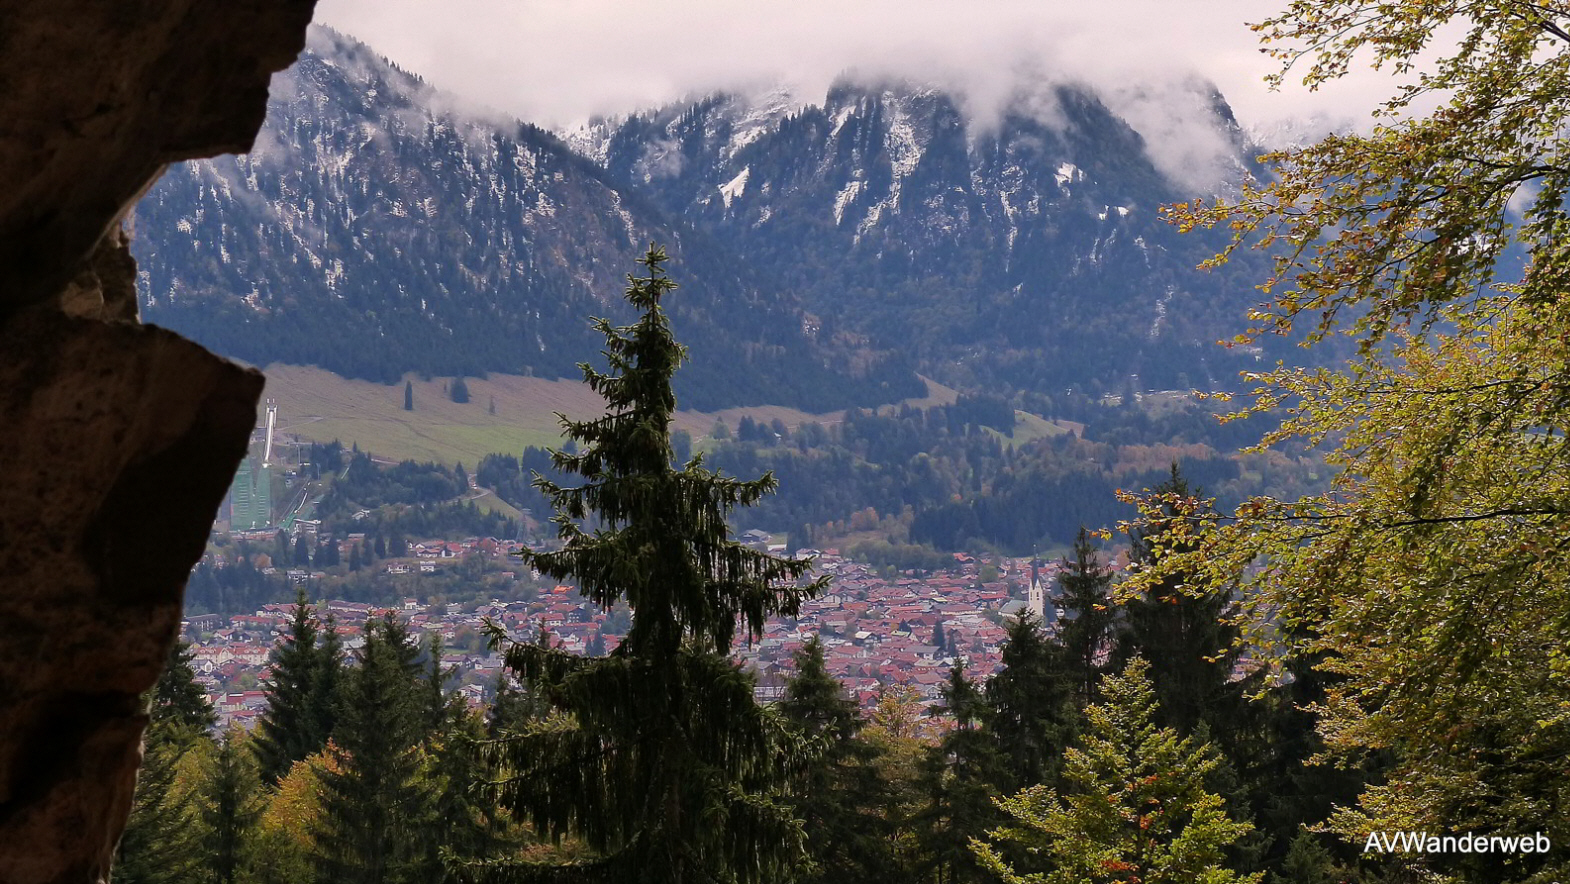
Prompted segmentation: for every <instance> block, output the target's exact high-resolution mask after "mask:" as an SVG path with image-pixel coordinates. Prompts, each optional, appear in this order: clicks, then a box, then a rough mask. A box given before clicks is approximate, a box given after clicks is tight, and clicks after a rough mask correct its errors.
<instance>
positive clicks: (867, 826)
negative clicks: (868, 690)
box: [777, 636, 897, 882]
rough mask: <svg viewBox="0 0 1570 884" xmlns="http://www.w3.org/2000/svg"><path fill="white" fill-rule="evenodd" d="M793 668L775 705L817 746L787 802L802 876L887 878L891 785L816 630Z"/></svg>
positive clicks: (833, 879) (809, 878)
mask: <svg viewBox="0 0 1570 884" xmlns="http://www.w3.org/2000/svg"><path fill="white" fill-rule="evenodd" d="M794 660H795V665H796V671H795V672H794V673H793V674H792V675H791V677H790V679H789V681H787V682H786V684H785V697H784V699H782V700H780V702H779V705H778V707H777V708H778V709H779V711H780V714H781V715H783V716H784V717H785V720H786V721H787V722H788V723H789V724H790V726H791V727H792V728H793V729H794V730H795V731H796V732H797V733H799V734H800V735H801V739H802V740H803V741H804V742H807V743H809V744H811V745H813V746H814V747H815V748H816V753H815V755H814V757H813V758H812V759H811V760H810V761H808V762H807V763H806V764H805V765H804V766H803V768H802V770H801V772H800V773H799V774H798V776H797V778H796V781H795V784H794V788H793V789H792V797H791V805H792V806H793V807H794V808H795V812H796V815H797V817H798V818H800V819H801V820H802V827H803V831H804V832H805V833H806V836H807V845H808V848H807V849H808V853H809V854H810V855H811V857H812V860H813V863H814V866H815V868H814V870H813V872H812V873H811V874H810V875H806V876H803V877H802V879H801V880H803V881H813V882H841V881H844V882H851V881H857V882H860V881H867V880H869V879H871V880H888V879H889V878H890V877H891V875H892V874H893V872H894V870H895V869H896V868H897V864H896V860H895V857H894V855H893V852H892V849H891V846H890V845H891V840H890V839H891V835H892V827H891V825H890V823H889V819H888V816H887V811H888V808H889V806H890V803H891V795H890V790H889V788H888V785H887V784H886V783H885V782H884V781H883V779H882V775H881V772H880V771H879V769H878V767H877V764H876V761H877V756H878V754H879V753H878V751H877V749H876V748H875V747H874V746H873V745H872V744H871V743H868V742H867V741H866V740H864V739H862V738H861V736H860V731H861V728H862V725H863V724H864V722H863V721H862V719H861V715H860V713H859V711H858V710H857V708H856V704H855V703H854V702H852V701H851V699H850V698H849V697H847V696H846V695H845V689H844V688H843V687H842V686H841V685H840V683H839V682H838V681H837V680H836V679H835V678H834V677H833V676H831V675H829V673H828V669H827V668H826V667H825V665H824V662H823V643H822V642H820V641H819V640H818V638H817V637H816V636H813V637H812V638H810V639H808V640H807V643H806V644H805V645H804V646H802V648H801V649H800V650H798V651H796V653H795V655H794Z"/></svg>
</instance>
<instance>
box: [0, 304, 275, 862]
mask: <svg viewBox="0 0 1570 884" xmlns="http://www.w3.org/2000/svg"><path fill="white" fill-rule="evenodd" d="M0 352H4V353H6V354H15V353H18V352H25V353H27V356H25V357H24V358H22V359H14V358H12V359H7V360H5V362H4V363H3V364H0V414H3V415H5V416H6V424H7V425H8V426H10V427H12V428H21V430H22V431H21V432H0V464H4V465H5V468H4V471H5V476H4V480H3V481H0V537H3V538H4V544H3V545H0V575H3V576H0V585H3V586H4V587H5V589H4V591H3V592H0V673H4V676H3V678H0V708H4V709H5V720H4V723H3V725H0V845H3V846H0V881H6V882H23V881H64V880H74V881H94V880H98V879H100V878H101V877H102V876H103V875H104V873H105V871H106V870H107V868H108V860H109V855H110V853H111V851H112V848H113V844H114V841H115V838H116V837H117V835H118V831H119V828H120V827H121V826H122V825H123V823H124V816H125V814H126V812H127V810H128V808H129V806H130V800H131V789H132V786H133V784H134V781H135V777H134V773H135V765H136V762H137V760H138V758H139V752H138V744H139V742H140V739H141V732H142V728H143V726H144V725H145V723H146V717H145V715H144V714H143V709H142V706H141V704H140V702H139V700H138V695H139V694H141V693H142V692H143V691H145V690H146V689H147V688H148V687H149V686H150V685H151V684H152V683H153V682H154V681H155V680H156V679H157V676H158V670H159V666H160V664H161V663H162V661H163V659H164V655H165V653H166V650H167V648H168V645H169V642H170V641H171V640H172V639H173V638H174V633H175V630H176V629H177V628H178V625H179V620H180V589H181V587H182V586H183V584H184V582H185V577H186V573H187V572H188V571H189V569H190V566H191V564H192V563H193V562H194V561H195V560H196V559H197V558H198V557H199V556H200V555H201V552H202V548H203V545H204V543H205V541H206V537H207V531H208V528H209V527H210V525H211V524H212V518H213V513H214V510H215V509H216V507H217V504H218V501H219V500H220V499H221V498H222V497H223V493H224V488H225V487H226V486H227V485H228V483H229V480H230V478H231V477H232V475H233V473H234V468H235V465H236V464H237V463H238V462H239V459H240V458H241V457H242V456H243V455H244V453H245V445H246V440H247V439H248V437H249V436H250V431H251V427H252V426H253V425H254V423H255V419H256V418H255V416H256V411H255V408H256V398H257V396H259V395H260V393H261V389H262V377H261V375H260V374H258V373H256V372H254V371H251V370H249V369H243V368H240V367H239V366H236V365H233V364H231V363H228V362H224V361H222V360H219V359H216V358H214V357H213V356H212V355H211V354H209V353H208V352H207V351H205V350H203V349H202V348H200V347H198V346H197V345H195V344H192V343H190V342H189V341H186V340H184V339H182V338H180V337H178V336H177V335H175V334H173V333H171V332H167V331H164V330H162V329H158V328H152V327H149V326H141V325H135V324H131V323H103V322H96V321H90V320H82V319H76V318H72V317H67V316H64V315H61V314H60V313H58V312H57V311H53V310H35V311H29V313H27V314H26V315H24V316H21V317H18V318H17V319H14V320H13V321H12V322H11V323H10V324H9V325H8V326H7V327H6V328H5V329H4V330H3V331H0ZM17 848H23V849H17ZM65 848H69V849H68V850H63V849H65Z"/></svg>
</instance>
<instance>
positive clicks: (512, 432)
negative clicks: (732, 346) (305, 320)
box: [265, 364, 956, 505]
mask: <svg viewBox="0 0 1570 884" xmlns="http://www.w3.org/2000/svg"><path fill="white" fill-rule="evenodd" d="M265 371H266V374H267V392H266V394H265V395H266V396H267V397H268V398H271V399H276V400H277V401H278V417H279V424H278V429H279V431H280V432H282V433H286V434H292V435H297V436H299V437H301V438H302V439H307V440H310V441H315V442H331V441H332V440H334V439H337V440H338V441H340V442H342V443H343V444H344V445H350V444H358V445H359V446H360V448H361V449H363V450H365V451H369V452H371V453H373V454H375V455H376V456H378V457H382V458H387V459H391V460H406V459H414V460H422V461H425V460H429V461H436V462H439V463H448V464H451V463H463V464H465V465H466V466H468V467H469V468H470V469H472V468H473V467H474V465H475V464H476V463H478V462H479V460H480V458H482V457H484V456H485V455H487V454H492V453H517V452H519V451H521V450H523V448H524V446H527V445H538V446H543V445H555V444H558V443H559V442H560V441H561V436H560V434H559V432H558V430H557V423H556V416H555V414H554V412H558V411H559V412H562V413H564V414H566V415H567V416H568V417H572V418H576V419H582V418H588V417H593V416H594V415H596V414H599V413H601V410H602V407H603V406H602V403H601V400H600V399H599V397H598V396H596V395H595V394H594V393H593V392H592V391H591V390H589V388H588V387H586V386H584V385H583V384H582V383H580V382H578V381H571V380H543V379H540V378H527V377H519V376H516V375H500V374H493V375H491V376H490V377H489V378H486V379H484V380H481V379H478V378H468V379H466V380H465V381H464V383H465V384H466V385H467V386H468V388H469V401H468V402H467V403H466V404H463V405H459V404H458V403H455V402H453V401H452V400H451V399H450V398H448V396H447V395H446V394H445V393H443V391H442V390H443V385H444V382H448V381H450V379H444V378H435V379H432V380H429V381H422V380H420V379H419V378H418V377H415V376H413V375H410V376H409V380H410V381H411V382H412V383H413V384H414V410H413V411H404V410H403V384H401V383H400V384H396V385H393V386H387V385H384V384H377V383H373V382H371V381H353V380H348V379H346V378H342V377H339V376H338V375H335V374H333V373H331V372H327V371H323V370H321V369H319V368H307V367H302V366H297V365H281V364H274V365H270V366H268V367H267V368H266V370H265ZM955 396H956V394H955V392H954V391H953V390H950V389H948V388H947V387H944V386H942V385H940V384H936V383H933V382H932V381H928V382H927V396H926V397H925V398H923V399H912V400H909V402H910V404H911V405H913V406H918V407H925V406H929V405H936V404H940V403H948V402H953V401H954V399H955ZM493 397H494V399H495V401H496V413H495V414H494V415H493V414H491V413H490V403H491V400H492V398H493ZM743 415H749V416H751V417H752V419H753V420H761V421H765V422H768V421H772V420H774V419H775V418H778V419H780V420H781V421H782V422H784V423H785V424H786V425H787V426H795V425H797V424H800V423H804V422H807V421H817V422H819V423H834V422H837V421H839V420H841V419H842V418H843V417H844V413H843V412H838V411H835V412H827V413H824V414H809V413H807V412H804V411H798V410H796V409H793V408H783V407H780V406H773V405H769V406H758V407H748V408H727V409H724V410H723V411H719V412H709V413H705V412H697V411H683V412H680V413H679V414H678V415H677V418H676V425H677V427H679V428H681V429H684V430H687V431H688V432H689V433H691V434H692V435H693V437H694V438H695V439H697V438H701V437H703V436H706V435H708V433H709V430H710V429H711V428H713V426H714V422H715V420H723V421H725V423H726V424H728V425H729V426H730V427H731V429H732V430H733V431H734V429H735V427H736V424H737V423H738V422H739V421H740V420H741V418H742V416H743ZM477 502H479V503H481V504H482V505H484V503H485V501H477Z"/></svg>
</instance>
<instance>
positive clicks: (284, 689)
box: [251, 588, 328, 784]
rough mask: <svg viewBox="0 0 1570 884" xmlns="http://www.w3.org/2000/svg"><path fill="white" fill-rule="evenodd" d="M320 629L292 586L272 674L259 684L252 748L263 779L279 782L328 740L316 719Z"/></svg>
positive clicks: (301, 595)
mask: <svg viewBox="0 0 1570 884" xmlns="http://www.w3.org/2000/svg"><path fill="white" fill-rule="evenodd" d="M319 635H320V630H319V627H318V625H317V622H316V616H315V613H314V611H312V609H311V606H310V603H309V602H307V601H306V598H305V590H304V589H303V588H301V589H299V590H297V591H296V594H295V601H294V620H293V622H292V623H291V624H290V627H289V634H288V635H286V636H285V637H284V638H283V640H282V641H280V642H279V643H278V644H276V645H274V646H273V650H272V653H271V654H270V655H269V660H268V662H269V664H270V667H271V669H272V674H271V675H270V676H268V679H267V681H266V682H265V683H264V684H263V685H262V690H263V691H264V692H265V694H266V696H267V708H266V709H265V710H264V711H263V712H262V716H261V718H260V719H259V720H258V721H257V724H256V739H255V740H254V741H253V742H252V744H251V745H252V749H253V751H254V752H255V753H256V762H257V766H258V768H259V770H260V773H261V777H262V782H264V783H268V784H273V783H277V782H278V781H279V780H280V779H282V778H283V777H284V775H285V774H287V773H288V772H289V768H290V767H291V766H293V765H294V763H295V762H296V761H299V760H301V759H303V758H305V757H306V756H308V755H310V754H312V753H314V752H318V751H320V750H321V748H322V747H323V746H324V745H326V743H327V736H328V734H327V732H326V731H324V730H323V729H322V725H323V722H322V721H321V720H320V713H321V709H320V703H321V697H320V693H319V692H320V690H321V688H320V684H321V680H322V675H323V673H322V655H321V652H320V651H319V649H318V648H317V641H318V636H319Z"/></svg>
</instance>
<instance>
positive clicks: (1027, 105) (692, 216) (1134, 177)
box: [569, 80, 1265, 392]
mask: <svg viewBox="0 0 1570 884" xmlns="http://www.w3.org/2000/svg"><path fill="white" fill-rule="evenodd" d="M1169 95H1170V98H1169V99H1167V100H1169V101H1170V102H1172V103H1173V104H1175V105H1180V106H1181V108H1182V110H1181V111H1172V114H1173V115H1175V116H1176V117H1178V118H1179V119H1180V120H1181V123H1180V127H1181V129H1182V131H1181V132H1179V133H1178V134H1177V135H1173V134H1172V133H1170V132H1166V133H1162V134H1163V135H1164V136H1166V138H1167V141H1171V142H1175V143H1167V141H1161V142H1158V141H1154V140H1153V141H1147V140H1146V138H1145V137H1143V136H1142V135H1141V134H1140V133H1138V132H1136V131H1134V130H1133V129H1132V128H1131V127H1130V126H1129V124H1128V123H1126V122H1124V121H1123V120H1122V119H1121V118H1119V117H1118V116H1117V115H1115V114H1114V113H1113V112H1112V111H1111V110H1109V109H1108V107H1107V106H1106V105H1105V104H1104V103H1103V102H1102V101H1101V100H1100V99H1099V98H1098V97H1097V96H1096V95H1095V94H1094V93H1092V92H1091V91H1089V90H1088V89H1085V88H1081V87H1077V86H1073V85H1049V84H1037V85H1035V86H1032V87H1031V88H1029V89H1027V90H1023V91H1021V92H1020V93H1019V94H1017V95H1016V96H1015V98H1014V99H1013V100H1012V102H1010V103H1008V104H1007V105H1005V111H1004V113H1003V114H1002V115H1001V117H1000V118H999V119H996V120H990V121H979V122H978V119H977V118H976V117H975V116H974V115H967V113H965V112H962V106H961V101H962V99H960V98H959V97H957V96H954V95H951V94H947V93H944V92H941V91H938V90H935V89H931V88H922V87H920V86H917V85H912V84H909V83H897V84H878V85H864V84H860V83H856V82H852V81H848V80H847V81H844V82H842V83H841V84H839V85H838V86H836V87H835V88H833V89H832V90H831V91H830V92H829V94H828V96H827V97H826V99H825V100H824V101H823V102H822V103H821V104H818V105H812V106H807V107H795V106H793V105H792V104H791V102H790V100H789V97H788V96H787V95H783V94H781V93H779V92H775V93H770V94H765V95H762V96H760V97H743V96H738V95H713V96H709V97H706V98H704V99H702V100H698V101H695V102H689V103H684V104H680V105H677V106H672V107H668V108H664V109H660V110H657V111H652V112H649V113H645V114H640V115H636V116H632V117H629V118H626V119H622V120H615V121H598V122H596V123H594V124H592V125H590V126H588V127H585V128H583V129H580V130H579V131H577V132H574V133H570V135H569V138H570V140H571V141H572V142H573V143H574V144H575V145H576V146H578V147H579V148H580V150H583V151H584V152H585V153H586V154H588V155H590V156H593V157H595V158H596V159H597V160H598V161H600V162H601V163H602V164H603V165H604V166H605V167H606V168H607V169H608V170H609V171H610V172H611V173H612V174H613V175H615V176H616V177H617V178H618V179H620V180H623V181H627V182H629V183H630V184H631V185H633V186H637V187H639V188H641V190H642V191H643V192H644V193H645V194H646V195H648V196H649V197H650V198H651V199H653V200H655V201H656V202H657V203H658V204H659V205H660V206H661V207H662V208H664V209H665V210H666V211H668V212H669V213H671V214H672V215H678V216H680V217H683V218H686V219H688V220H690V221H691V222H692V223H693V224H695V225H696V226H697V227H699V228H700V229H702V230H703V231H705V232H706V233H709V234H711V235H713V236H714V237H715V238H716V239H717V240H719V241H721V242H723V243H724V244H725V245H727V246H729V247H730V248H731V249H732V250H733V251H735V252H736V253H738V254H741V255H744V256H745V257H746V258H747V259H748V261H749V262H751V264H752V265H753V266H754V267H755V268H757V270H758V271H759V272H761V273H764V274H766V275H768V276H769V277H770V278H772V279H776V280H778V281H779V282H780V284H781V285H783V286H787V287H789V288H790V289H791V290H793V291H795V292H797V293H799V294H800V296H801V297H802V299H803V301H804V303H805V304H806V306H807V307H808V309H809V310H811V311H812V312H813V313H815V314H817V315H819V316H820V317H822V318H823V322H824V328H825V329H833V330H850V331H855V332H858V333H862V334H866V335H869V336H870V337H871V338H872V340H873V342H874V343H875V344H877V345H882V346H887V347H899V348H905V349H907V350H908V351H909V352H911V353H912V354H913V355H915V356H916V357H917V358H918V359H919V360H920V363H921V365H922V367H923V369H924V370H925V371H928V372H930V373H931V374H932V375H934V376H936V377H938V378H939V379H941V380H943V381H945V382H947V383H951V384H953V385H956V386H959V387H961V388H971V389H982V388H987V389H999V388H1003V389H1007V388H1014V389H1028V390H1037V391H1043V392H1046V391H1061V390H1062V389H1063V388H1065V387H1068V386H1081V387H1084V386H1086V385H1088V384H1091V383H1097V384H1099V385H1101V386H1103V387H1105V388H1108V389H1115V388H1117V387H1118V386H1120V385H1121V384H1122V383H1124V381H1125V379H1127V378H1128V376H1129V375H1139V376H1140V378H1141V379H1142V384H1143V386H1145V387H1155V388H1174V387H1189V386H1198V385H1202V384H1226V383H1229V382H1231V381H1232V379H1233V378H1234V377H1235V372H1236V370H1237V368H1238V367H1239V365H1240V363H1241V362H1242V361H1244V360H1246V361H1247V362H1252V361H1253V359H1254V356H1255V355H1257V354H1256V351H1248V352H1243V351H1236V352H1233V353H1230V354H1228V353H1227V352H1226V351H1223V350H1221V349H1220V348H1217V347H1216V346H1215V342H1216V341H1217V340H1218V339H1220V338H1224V337H1229V336H1230V335H1232V334H1234V333H1236V332H1237V331H1240V330H1241V328H1240V326H1241V324H1242V322H1243V319H1242V317H1243V316H1244V315H1245V314H1246V311H1247V309H1248V307H1250V306H1252V305H1253V304H1254V303H1255V302H1256V301H1257V298H1258V293H1257V292H1254V291H1253V290H1252V289H1251V283H1252V282H1254V281H1257V280H1259V279H1261V278H1263V277H1264V275H1265V272H1264V270H1263V267H1262V265H1261V262H1260V261H1259V259H1258V258H1257V257H1256V256H1244V257H1243V258H1242V259H1241V260H1238V261H1234V262H1233V264H1232V265H1230V266H1229V267H1228V268H1227V269H1225V270H1224V271H1221V272H1215V273H1206V272H1202V271H1198V270H1196V269H1195V267H1196V265H1197V264H1199V263H1200V262H1201V261H1203V260H1204V259H1206V258H1207V257H1209V256H1210V255H1211V254H1213V253H1214V252H1215V251H1216V250H1217V248H1218V247H1219V246H1220V245H1221V244H1222V242H1223V241H1222V240H1219V239H1217V238H1216V236H1215V235H1213V234H1204V233H1200V234H1193V235H1188V236H1182V235H1180V234H1179V233H1178V232H1177V231H1176V230H1175V229H1173V228H1172V227H1171V226H1170V225H1168V224H1167V223H1166V222H1165V221H1164V220H1162V218H1161V217H1160V215H1159V213H1158V209H1159V207H1160V206H1161V205H1162V204H1164V203H1168V202H1172V201H1176V200H1183V199H1190V198H1192V197H1195V196H1197V195H1201V193H1202V192H1204V191H1206V190H1211V191H1213V190H1215V189H1226V188H1227V187H1229V186H1230V183H1229V182H1236V181H1238V180H1240V179H1241V178H1242V176H1243V175H1245V174H1246V173H1247V172H1248V171H1249V170H1250V168H1251V166H1252V163H1253V158H1252V153H1253V150H1252V149H1251V146H1250V145H1249V144H1247V142H1246V139H1245V137H1244V135H1243V133H1242V132H1241V130H1240V129H1239V128H1238V125H1237V123H1236V122H1235V120H1234V119H1233V116H1232V113H1231V111H1230V109H1229V108H1228V106H1227V104H1226V102H1225V100H1224V99H1223V98H1222V96H1221V95H1220V94H1219V93H1217V92H1216V91H1215V90H1214V88H1213V87H1211V86H1209V85H1208V84H1180V85H1178V86H1175V87H1173V88H1172V89H1171V90H1170V92H1169ZM1193 142H1199V143H1200V144H1199V145H1197V146H1196V145H1195V144H1193ZM1156 151H1165V152H1168V153H1164V154H1163V155H1162V158H1163V159H1164V162H1163V163H1159V164H1158V163H1157V162H1155V161H1154V159H1153V155H1154V154H1155V152H1156ZM1174 164H1177V165H1176V168H1186V171H1187V174H1183V175H1182V176H1181V177H1183V178H1184V182H1183V183H1175V182H1174V181H1173V180H1172V179H1171V177H1170V176H1169V175H1167V174H1163V172H1162V171H1161V169H1162V168H1165V169H1166V170H1167V172H1174V169H1175V165H1174ZM1184 164H1186V165H1184Z"/></svg>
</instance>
